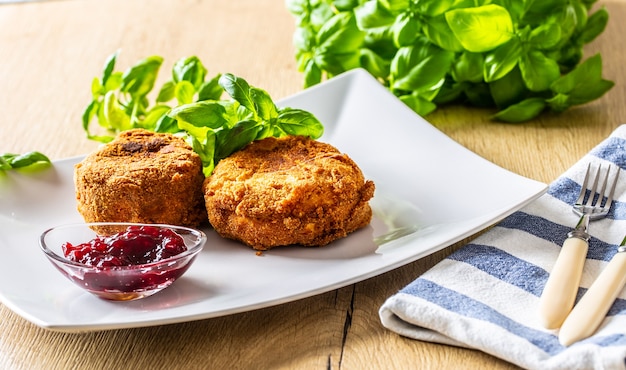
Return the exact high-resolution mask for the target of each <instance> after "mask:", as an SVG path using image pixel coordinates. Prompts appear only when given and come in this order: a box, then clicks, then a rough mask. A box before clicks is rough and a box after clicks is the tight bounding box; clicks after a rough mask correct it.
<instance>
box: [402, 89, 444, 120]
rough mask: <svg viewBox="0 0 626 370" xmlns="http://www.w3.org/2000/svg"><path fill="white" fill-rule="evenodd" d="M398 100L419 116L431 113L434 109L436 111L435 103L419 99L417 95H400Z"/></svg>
mask: <svg viewBox="0 0 626 370" xmlns="http://www.w3.org/2000/svg"><path fill="white" fill-rule="evenodd" d="M399 99H400V101H402V102H403V103H404V104H406V105H407V106H409V107H410V108H411V109H413V111H415V112H416V113H417V114H419V115H421V116H425V115H427V114H429V113H432V112H433V111H434V110H435V109H437V105H436V104H435V103H433V102H431V101H429V100H426V99H424V98H421V97H419V96H418V95H417V94H407V95H402V96H400V97H399Z"/></svg>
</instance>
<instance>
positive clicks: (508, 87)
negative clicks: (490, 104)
mask: <svg viewBox="0 0 626 370" xmlns="http://www.w3.org/2000/svg"><path fill="white" fill-rule="evenodd" d="M489 91H490V93H491V96H492V97H493V100H494V102H495V103H496V107H498V108H505V107H508V106H510V105H512V104H515V103H517V102H520V101H522V100H524V98H525V97H526V96H527V95H528V93H529V91H528V89H527V88H526V85H525V84H524V79H523V78H522V74H521V72H520V70H519V68H517V67H516V68H514V69H513V70H512V71H511V72H509V73H507V74H506V75H505V76H504V77H502V78H500V79H498V80H495V81H493V82H491V83H490V84H489Z"/></svg>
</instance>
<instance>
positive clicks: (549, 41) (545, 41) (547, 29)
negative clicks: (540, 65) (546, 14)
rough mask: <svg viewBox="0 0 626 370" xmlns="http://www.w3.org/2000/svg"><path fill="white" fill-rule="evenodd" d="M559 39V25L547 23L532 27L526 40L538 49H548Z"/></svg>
mask: <svg viewBox="0 0 626 370" xmlns="http://www.w3.org/2000/svg"><path fill="white" fill-rule="evenodd" d="M561 39H562V38H561V27H559V26H558V25H557V24H555V23H547V24H543V25H541V26H539V27H537V28H535V29H533V30H532V31H531V32H530V37H529V40H528V41H529V43H530V44H531V45H533V46H534V47H536V48H538V49H550V48H552V47H554V46H556V45H557V44H558V43H559V41H561Z"/></svg>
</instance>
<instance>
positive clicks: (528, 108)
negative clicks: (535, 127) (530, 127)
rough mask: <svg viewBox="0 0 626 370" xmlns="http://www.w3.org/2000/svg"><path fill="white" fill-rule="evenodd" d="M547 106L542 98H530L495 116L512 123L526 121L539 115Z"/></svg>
mask: <svg viewBox="0 0 626 370" xmlns="http://www.w3.org/2000/svg"><path fill="white" fill-rule="evenodd" d="M545 108H546V103H545V101H544V100H543V99H541V98H530V99H526V100H523V101H521V102H519V103H517V104H514V105H511V106H510V107H508V108H506V109H504V110H502V111H500V112H498V113H496V114H495V115H493V118H495V119H497V120H500V121H503V122H510V123H519V122H525V121H528V120H530V119H533V118H535V117H537V116H538V115H539V114H541V112H542V111H543V110H544V109H545Z"/></svg>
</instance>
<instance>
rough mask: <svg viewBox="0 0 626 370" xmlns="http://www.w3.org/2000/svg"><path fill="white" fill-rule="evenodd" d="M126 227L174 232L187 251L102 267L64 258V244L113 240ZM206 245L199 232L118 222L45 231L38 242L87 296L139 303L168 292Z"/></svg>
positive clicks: (85, 224) (159, 225) (51, 259)
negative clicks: (158, 293)
mask: <svg viewBox="0 0 626 370" xmlns="http://www.w3.org/2000/svg"><path fill="white" fill-rule="evenodd" d="M129 227H131V228H135V229H136V228H142V227H143V228H145V227H150V228H156V229H152V230H159V232H160V231H161V230H163V229H169V230H171V231H174V232H175V233H176V234H178V235H179V236H180V237H181V238H182V240H183V241H184V244H185V246H186V251H183V252H182V253H179V254H176V255H174V256H170V257H167V258H163V259H159V258H154V260H155V261H154V262H149V263H142V264H132V265H125V266H102V267H97V266H93V263H89V264H86V263H81V262H75V261H72V260H70V259H69V258H67V257H66V256H65V253H64V245H65V244H66V243H71V244H72V245H73V246H77V245H80V244H84V243H88V242H91V241H93V240H94V239H96V238H99V239H105V238H107V237H108V238H109V239H111V238H115V237H116V236H117V235H119V234H117V235H113V234H116V233H124V232H126V231H127V230H130V229H128V228H129ZM142 230H143V229H142ZM166 232H167V231H166ZM111 235H113V236H111ZM205 242H206V235H205V234H204V233H203V232H202V231H199V230H195V229H191V228H187V227H180V226H172V225H161V224H137V223H119V222H116V223H83V224H72V225H62V226H57V227H53V228H50V229H48V230H46V231H44V232H43V233H42V234H41V237H40V239H39V245H40V247H41V249H42V251H43V252H44V253H45V255H46V257H47V258H48V260H50V262H52V264H53V265H54V266H55V267H56V268H57V269H58V270H59V271H61V273H62V274H63V275H64V276H65V277H67V278H68V279H69V280H71V281H72V282H74V283H75V284H76V285H78V286H79V287H81V288H83V289H85V290H86V291H88V292H89V293H92V294H94V295H96V296H98V297H100V298H103V299H107V300H115V301H130V300H135V299H140V298H144V297H148V296H151V295H153V294H155V293H157V292H160V291H161V290H163V289H165V288H167V287H168V286H170V285H171V284H172V283H173V282H174V281H175V280H176V279H178V278H179V277H180V276H182V275H183V274H184V273H185V272H186V271H187V269H188V268H189V266H191V264H192V263H193V261H194V259H195V258H196V256H197V255H198V252H200V250H202V247H203V246H204V244H205Z"/></svg>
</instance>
